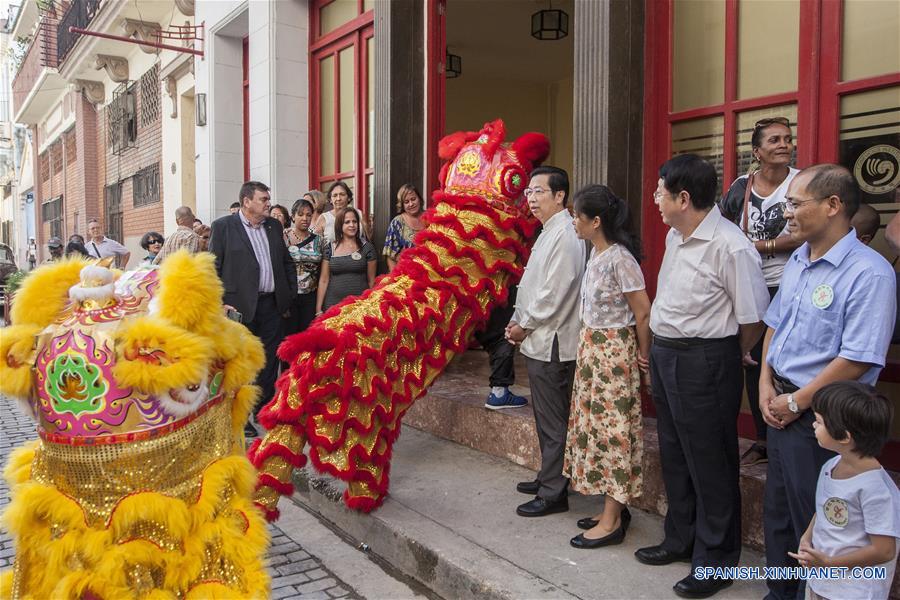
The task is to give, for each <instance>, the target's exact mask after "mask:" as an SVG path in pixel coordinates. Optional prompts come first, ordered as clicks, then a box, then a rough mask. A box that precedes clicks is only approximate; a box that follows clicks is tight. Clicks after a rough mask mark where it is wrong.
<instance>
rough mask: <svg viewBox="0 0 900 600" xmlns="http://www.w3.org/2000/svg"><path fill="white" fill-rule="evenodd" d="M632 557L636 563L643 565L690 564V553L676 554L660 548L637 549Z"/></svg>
mask: <svg viewBox="0 0 900 600" xmlns="http://www.w3.org/2000/svg"><path fill="white" fill-rule="evenodd" d="M634 557H635V558H636V559H638V562H642V563H644V564H645V565H668V564H671V563H673V562H691V553H690V552H688V553H685V554H678V553H676V552H672V551H671V550H666V549H665V548H663V547H662V546H648V547H646V548H639V549H638V550H637V551H635V553H634Z"/></svg>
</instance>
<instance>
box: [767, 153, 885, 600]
mask: <svg viewBox="0 0 900 600" xmlns="http://www.w3.org/2000/svg"><path fill="white" fill-rule="evenodd" d="M859 197H860V192H859V187H858V186H857V183H856V180H855V179H854V178H853V175H852V174H851V173H850V171H848V170H847V169H845V168H844V167H842V166H838V165H829V164H823V165H815V166H812V167H809V168H807V169H804V170H803V171H801V172H800V173H799V174H798V175H797V176H796V177H795V178H794V180H793V181H792V182H791V184H790V186H789V187H788V193H787V205H786V207H785V217H786V218H787V220H788V231H790V234H791V237H793V238H794V239H796V240H798V241H800V242H802V243H803V244H802V245H801V246H800V247H799V248H797V250H795V251H794V253H793V254H792V255H791V257H790V259H788V262H787V264H785V267H784V275H783V276H782V279H781V288H780V289H779V291H778V294H777V295H776V296H775V298H774V300H772V304H771V306H770V307H769V310H768V311H767V312H766V317H765V322H766V325H768V329H767V331H766V336H765V342H764V344H763V356H765V361H764V363H763V365H762V373H761V375H760V381H759V403H760V409H761V410H762V413H763V418H764V419H765V421H766V423H768V425H769V432H768V438H769V466H768V473H767V475H766V496H765V503H764V509H765V511H764V522H765V540H766V563H767V565H768V566H770V567H781V566H794V567H795V566H797V561H795V560H794V559H793V558H790V557H789V556H788V555H787V553H788V552H796V551H797V550H796V549H797V547H798V545H799V543H800V537H801V536H802V535H803V533H804V532H805V531H806V528H807V526H808V525H809V522H810V519H812V516H813V514H815V497H816V481H817V478H818V476H819V471H820V470H821V468H822V465H823V464H824V463H825V461H827V460H828V459H829V458H831V457H832V456H834V454H833V453H832V452H829V451H827V450H825V449H823V448H821V447H820V446H819V445H818V443H817V442H816V438H815V433H814V431H813V422H814V421H815V417H814V416H813V411H811V410H809V407H810V404H811V402H812V396H813V394H814V393H815V392H816V391H817V390H819V389H820V388H822V387H823V386H825V385H826V384H829V383H831V382H834V381H839V380H846V379H850V380H858V381H861V382H862V383H867V384H870V385H874V384H875V382H876V381H877V380H878V374H879V373H880V372H881V369H882V368H883V367H884V363H885V356H886V355H887V351H888V346H889V345H890V337H891V331H892V330H893V326H894V319H895V316H896V296H895V286H896V282H895V276H894V271H893V269H892V268H891V266H890V264H888V262H887V261H886V260H885V259H884V258H882V256H881V255H879V254H878V253H877V252H875V251H874V250H872V249H871V248H869V247H867V246H866V245H865V244H863V243H862V242H860V241H859V240H858V239H857V238H856V232H855V231H854V230H853V228H852V227H851V226H850V220H851V219H852V218H853V215H854V214H855V213H856V210H857V208H858V207H859V201H860V200H859ZM768 586H769V594H768V595H767V596H766V597H767V598H770V599H774V598H778V599H787V598H803V597H804V592H805V589H804V588H805V583H804V582H803V581H799V580H769V581H768Z"/></svg>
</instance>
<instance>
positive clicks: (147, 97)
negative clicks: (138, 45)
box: [141, 63, 160, 127]
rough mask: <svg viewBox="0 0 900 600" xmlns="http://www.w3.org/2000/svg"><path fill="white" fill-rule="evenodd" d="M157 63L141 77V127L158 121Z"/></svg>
mask: <svg viewBox="0 0 900 600" xmlns="http://www.w3.org/2000/svg"><path fill="white" fill-rule="evenodd" d="M159 103H160V89H159V63H156V64H155V65H153V67H152V68H150V69H149V70H148V71H147V72H146V73H144V74H143V75H141V127H146V126H147V125H150V124H152V123H155V122H156V121H157V120H159Z"/></svg>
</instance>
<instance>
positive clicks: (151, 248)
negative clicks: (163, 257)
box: [141, 231, 165, 265]
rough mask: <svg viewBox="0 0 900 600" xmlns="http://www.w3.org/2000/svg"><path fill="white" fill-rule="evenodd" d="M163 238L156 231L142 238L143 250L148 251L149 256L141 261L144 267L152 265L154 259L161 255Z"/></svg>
mask: <svg viewBox="0 0 900 600" xmlns="http://www.w3.org/2000/svg"><path fill="white" fill-rule="evenodd" d="M164 241H165V240H163V236H161V235H160V234H158V233H156V232H155V231H148V232H147V233H145V234H144V237H142V238H141V248H143V249H144V250H146V251H147V256H145V257H144V259H143V260H142V261H141V264H142V265H152V264H153V259H154V258H156V255H157V254H159V251H160V250H161V249H162V246H163V242H164Z"/></svg>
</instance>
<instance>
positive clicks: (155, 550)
mask: <svg viewBox="0 0 900 600" xmlns="http://www.w3.org/2000/svg"><path fill="white" fill-rule="evenodd" d="M231 436H232V429H231V414H230V406H229V404H228V403H226V402H221V403H219V404H218V405H217V406H215V407H213V408H211V409H210V410H208V411H207V412H206V413H204V414H203V415H201V416H200V417H199V418H197V419H195V420H194V421H192V422H191V423H190V424H188V425H187V426H185V427H183V428H180V429H178V430H176V431H174V432H172V433H170V434H168V435H165V436H162V437H160V438H154V439H150V440H144V441H141V442H136V443H125V444H107V445H99V446H73V445H68V444H54V443H51V442H47V441H41V442H39V443H37V444H35V445H34V446H33V447H28V448H25V449H22V450H18V451H17V452H19V453H26V454H25V455H24V456H18V457H14V458H13V459H12V460H13V461H16V462H19V463H21V464H27V463H28V462H30V464H31V473H30V477H22V476H21V473H20V475H19V476H20V478H21V480H11V481H10V483H11V487H12V490H13V502H12V503H11V504H10V506H9V508H8V510H7V513H6V515H5V519H6V522H7V523H9V524H10V532H11V533H12V534H13V535H14V536H15V538H16V551H17V553H16V562H15V566H14V570H13V573H12V574H5V575H4V578H5V579H4V581H3V586H4V588H3V589H0V591H3V592H4V593H3V594H2V595H3V597H12V598H28V597H35V598H51V597H52V598H82V597H85V596H86V595H87V593H90V594H92V595H93V596H94V597H97V598H103V599H107V598H110V599H111V598H146V597H150V596H153V597H157V596H155V595H154V594H158V593H160V592H162V591H164V592H166V593H168V594H169V595H168V596H166V597H173V598H188V597H205V596H204V590H206V591H207V592H209V593H212V591H211V590H212V587H216V588H224V589H228V590H231V593H232V594H236V595H237V596H239V597H246V598H264V597H267V595H268V578H267V576H266V575H265V570H264V567H263V564H262V557H263V556H264V553H265V548H266V545H267V543H268V540H267V534H266V530H265V524H264V522H263V519H262V517H261V515H260V514H259V512H258V510H257V509H256V508H255V507H254V506H253V505H252V504H251V502H250V494H251V492H252V489H253V486H254V482H255V477H256V473H255V470H254V469H253V467H252V466H251V465H250V464H249V462H248V461H247V459H246V458H245V457H243V456H241V455H239V454H235V453H234V446H233V441H234V440H233V438H232V437H231ZM210 586H212V587H210ZM6 588H8V589H6Z"/></svg>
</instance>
